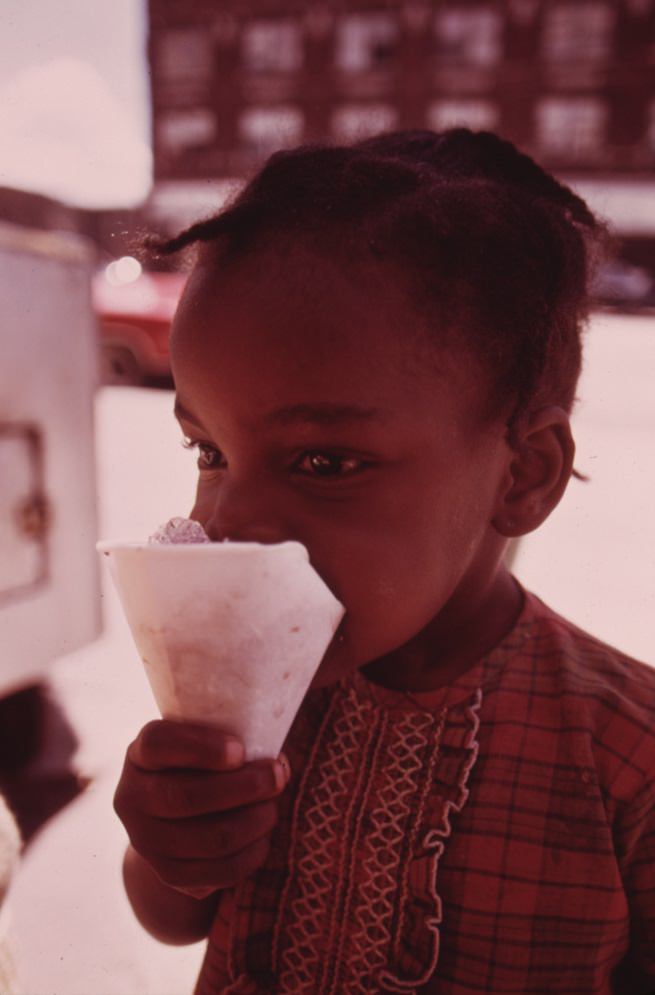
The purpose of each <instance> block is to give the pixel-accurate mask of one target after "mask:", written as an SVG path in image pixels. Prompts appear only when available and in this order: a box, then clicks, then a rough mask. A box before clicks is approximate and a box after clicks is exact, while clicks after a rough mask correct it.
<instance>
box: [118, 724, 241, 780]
mask: <svg viewBox="0 0 655 995" xmlns="http://www.w3.org/2000/svg"><path fill="white" fill-rule="evenodd" d="M127 755H128V757H129V758H130V760H131V761H132V763H133V764H134V765H135V766H136V767H140V768H141V769H142V770H166V769H170V768H180V767H192V768H197V769H198V770H234V769H237V768H239V767H241V766H242V764H243V763H244V762H245V753H244V748H243V743H242V742H241V740H240V739H238V738H237V737H236V736H234V735H232V734H231V733H226V732H223V731H222V730H220V729H217V728H216V727H214V726H210V725H202V724H201V723H196V722H173V721H171V720H170V719H156V720H154V721H153V722H148V723H147V725H145V726H144V727H143V729H142V730H141V732H140V733H139V735H138V736H137V738H136V739H135V740H134V742H133V743H132V744H131V745H130V747H129V749H128V751H127Z"/></svg>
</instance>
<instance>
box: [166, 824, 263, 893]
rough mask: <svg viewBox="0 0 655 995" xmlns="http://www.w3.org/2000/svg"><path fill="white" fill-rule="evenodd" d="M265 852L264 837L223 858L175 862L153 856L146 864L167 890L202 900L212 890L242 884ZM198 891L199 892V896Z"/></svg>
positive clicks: (260, 862) (255, 868)
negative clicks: (174, 890) (168, 888)
mask: <svg viewBox="0 0 655 995" xmlns="http://www.w3.org/2000/svg"><path fill="white" fill-rule="evenodd" d="M269 850H270V844H269V841H268V838H266V837H264V838H262V839H260V840H257V841H256V842H254V843H251V844H250V845H249V846H247V847H245V848H244V849H243V850H240V851H239V853H234V854H231V855H230V857H227V858H224V859H216V860H175V859H169V858H165V857H156V858H154V859H153V860H151V861H150V865H151V867H152V868H153V870H154V871H155V873H156V874H157V875H158V877H159V878H160V879H161V880H162V881H163V882H164V884H166V885H168V886H169V887H170V888H176V889H177V890H178V891H182V892H184V893H185V894H188V895H193V897H204V896H205V894H211V893H212V891H216V890H218V889H222V888H231V887H232V886H233V885H235V884H238V882H239V881H243V879H244V878H246V877H248V875H250V874H252V873H253V872H254V871H256V870H257V869H258V868H259V867H261V866H262V864H263V863H264V862H265V860H266V858H267V856H268V853H269ZM198 889H202V893H201V895H200V896H199V893H198Z"/></svg>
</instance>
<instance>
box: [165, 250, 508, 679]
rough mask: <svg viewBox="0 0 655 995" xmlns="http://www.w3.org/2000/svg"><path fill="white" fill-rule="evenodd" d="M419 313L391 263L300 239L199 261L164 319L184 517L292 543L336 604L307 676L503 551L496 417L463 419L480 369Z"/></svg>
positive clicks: (481, 396) (420, 610) (481, 578)
mask: <svg viewBox="0 0 655 995" xmlns="http://www.w3.org/2000/svg"><path fill="white" fill-rule="evenodd" d="M419 321H420V319H419V317H418V316H417V314H416V313H415V312H414V310H413V309H412V307H411V304H410V302H409V296H408V293H407V290H406V289H405V286H404V285H403V282H402V281H401V280H400V279H398V278H397V277H396V274H395V273H394V272H393V271H392V270H391V269H387V268H384V269H383V268H381V267H380V266H378V267H377V268H376V269H374V268H373V266H370V267H364V266H359V267H357V268H356V269H352V270H351V271H347V270H346V269H345V268H344V269H340V268H339V267H338V266H337V265H335V264H334V263H333V262H331V261H330V260H329V259H328V258H324V257H323V256H318V255H317V254H315V253H313V252H311V251H310V250H300V249H294V250H292V251H290V252H286V254H285V253H284V252H283V251H282V250H280V252H278V253H277V254H275V253H274V252H265V251H261V252H259V253H251V254H250V255H248V256H247V257H246V258H245V259H244V260H242V261H241V262H239V263H238V264H232V265H231V266H229V267H227V268H224V269H219V268H218V267H216V268H214V267H210V266H203V267H198V268H197V269H196V271H195V272H194V273H193V275H192V277H191V278H190V280H189V284H188V287H187V290H186V291H185V294H184V297H183V300H182V302H181V304H180V307H179V310H178V313H177V316H176V318H175V322H174V326H173V335H172V343H171V355H172V365H173V372H174V377H175V383H176V388H177V403H176V414H177V417H178V419H179V422H180V425H181V427H182V431H183V433H184V435H185V436H186V438H187V440H188V441H189V442H190V443H191V444H192V445H193V446H194V447H196V448H197V452H198V467H199V470H198V490H197V496H196V502H195V505H194V507H193V510H192V512H191V517H192V518H195V519H197V520H198V521H200V522H201V523H202V524H203V525H204V527H205V529H206V530H207V532H208V533H209V535H210V537H211V538H212V539H214V540H221V539H224V538H228V539H233V540H254V541H259V542H265V543H270V542H279V541H282V540H286V539H297V540H299V541H300V542H302V543H304V544H305V546H306V547H307V549H308V551H309V556H310V559H311V562H312V563H313V565H314V567H315V568H316V570H317V571H318V572H319V574H321V576H322V577H323V579H324V580H325V581H326V583H327V584H328V585H329V586H330V588H331V589H332V591H333V592H334V593H335V595H336V596H337V597H338V598H339V599H340V601H341V602H342V603H343V604H344V605H345V607H346V616H345V619H344V622H343V624H342V626H341V628H340V630H339V633H338V636H337V638H336V639H335V640H334V641H333V643H332V645H331V646H330V648H329V650H328V652H327V654H326V657H325V659H324V662H323V664H322V665H321V668H320V671H319V675H318V678H317V681H316V683H318V684H320V683H329V682H331V681H333V680H335V679H338V678H339V677H341V676H344V675H345V674H346V673H347V672H349V671H351V670H352V669H354V668H355V667H359V666H362V665H363V664H365V663H367V662H369V661H373V660H376V659H377V658H379V657H382V656H385V655H386V654H389V653H391V652H392V651H395V650H397V649H398V648H399V647H403V646H404V645H405V644H407V643H408V642H409V640H412V639H413V638H414V637H416V636H417V635H418V634H419V633H421V632H422V631H423V630H426V631H429V630H427V629H426V627H428V626H429V623H430V622H431V621H432V620H433V619H435V616H438V615H439V613H441V612H442V611H444V609H446V607H447V606H449V605H450V606H452V605H453V604H456V603H457V604H459V603H460V602H462V597H461V594H462V592H463V591H474V590H475V589H476V584H477V585H478V586H480V585H482V584H488V582H489V575H490V574H492V573H493V571H494V570H495V569H496V568H497V564H498V560H499V559H500V557H501V555H502V548H503V540H502V537H500V536H499V535H498V534H497V533H496V531H495V529H494V528H493V526H492V525H491V519H492V517H493V514H494V506H495V502H496V500H497V495H498V493H499V491H500V489H501V484H502V482H503V480H504V479H506V474H507V466H508V461H509V455H510V450H509V447H508V445H507V443H506V441H505V426H504V423H503V422H502V420H500V419H499V420H498V422H495V423H493V424H486V425H484V424H482V423H481V422H480V419H479V418H478V417H477V412H478V411H479V410H480V408H481V406H482V405H483V402H484V400H485V397H486V381H485V377H484V375H483V373H482V371H481V370H480V369H479V368H478V366H477V365H476V363H475V362H474V361H473V360H471V359H468V360H467V359H464V358H463V355H462V354H459V355H458V354H456V353H455V352H453V353H452V354H450V353H448V352H447V351H445V350H444V351H443V352H442V353H439V352H438V351H437V350H435V349H434V348H433V347H429V346H428V345H427V341H426V340H424V339H423V336H422V334H421V332H420V331H419V330H418V329H417V326H418V324H419ZM456 623H457V624H461V625H462V626H464V627H465V626H466V624H467V619H466V618H464V617H462V618H458V619H456Z"/></svg>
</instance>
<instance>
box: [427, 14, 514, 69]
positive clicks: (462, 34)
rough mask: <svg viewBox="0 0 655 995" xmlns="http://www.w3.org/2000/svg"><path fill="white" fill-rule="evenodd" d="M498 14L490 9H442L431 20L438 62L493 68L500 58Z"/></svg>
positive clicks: (500, 43) (499, 15)
mask: <svg viewBox="0 0 655 995" xmlns="http://www.w3.org/2000/svg"><path fill="white" fill-rule="evenodd" d="M501 29H502V21H501V14H500V12H499V11H498V10H496V9H495V8H492V7H484V6H480V7H443V8H442V9H441V10H439V11H438V12H437V14H436V15H435V18H434V34H435V41H436V53H437V58H438V59H439V61H444V62H447V63H452V62H458V63H468V64H469V65H473V66H480V67H481V68H484V67H485V66H494V65H496V64H497V63H498V62H499V61H500V59H501V57H502V31H501Z"/></svg>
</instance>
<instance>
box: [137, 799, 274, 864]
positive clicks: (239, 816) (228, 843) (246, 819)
mask: <svg viewBox="0 0 655 995" xmlns="http://www.w3.org/2000/svg"><path fill="white" fill-rule="evenodd" d="M276 822H277V807H276V805H275V803H274V802H272V801H268V802H260V803H258V804H256V805H248V806H247V807H245V808H242V809H237V810H235V812H233V813H231V814H230V815H219V816H214V815H205V816H199V817H197V818H195V819H184V820H169V819H149V820H143V822H142V824H140V825H139V826H138V827H136V828H135V829H134V830H133V832H132V833H131V842H132V846H133V847H134V849H135V850H136V851H137V852H138V853H139V854H140V855H141V856H142V857H143V858H144V859H146V860H148V861H149V862H151V863H152V862H153V861H156V860H159V859H163V860H167V859H170V860H177V859H179V860H182V861H194V860H210V861H211V860H222V859H225V858H228V857H231V856H233V855H234V854H237V853H239V852H240V851H241V850H243V849H244V848H245V847H248V846H250V845H251V844H252V843H256V842H257V840H260V839H262V838H263V837H265V836H268V835H269V834H270V833H271V832H272V830H273V828H274V827H275V824H276Z"/></svg>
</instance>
